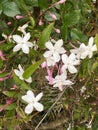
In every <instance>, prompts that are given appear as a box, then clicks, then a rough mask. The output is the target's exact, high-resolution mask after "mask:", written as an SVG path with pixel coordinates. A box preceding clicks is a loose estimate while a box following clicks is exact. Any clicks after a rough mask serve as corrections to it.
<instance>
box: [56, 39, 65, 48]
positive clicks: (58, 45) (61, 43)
mask: <svg viewBox="0 0 98 130" xmlns="http://www.w3.org/2000/svg"><path fill="white" fill-rule="evenodd" d="M62 45H63V40H62V39H60V40H58V41H57V42H56V44H55V47H56V48H61V46H62Z"/></svg>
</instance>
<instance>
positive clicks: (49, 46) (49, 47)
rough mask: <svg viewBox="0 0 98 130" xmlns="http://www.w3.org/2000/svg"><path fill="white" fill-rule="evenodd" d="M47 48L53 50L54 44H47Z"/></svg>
mask: <svg viewBox="0 0 98 130" xmlns="http://www.w3.org/2000/svg"><path fill="white" fill-rule="evenodd" d="M45 45H46V47H47V48H48V49H49V50H53V48H54V47H53V45H52V43H51V42H46V44H45Z"/></svg>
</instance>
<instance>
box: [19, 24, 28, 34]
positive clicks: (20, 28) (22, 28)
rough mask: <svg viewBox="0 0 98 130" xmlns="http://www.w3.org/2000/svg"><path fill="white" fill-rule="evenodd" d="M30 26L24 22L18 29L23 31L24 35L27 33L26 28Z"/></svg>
mask: <svg viewBox="0 0 98 130" xmlns="http://www.w3.org/2000/svg"><path fill="white" fill-rule="evenodd" d="M27 27H28V24H27V23H26V24H24V25H23V26H22V27H20V26H19V27H18V31H20V32H22V33H23V34H24V35H26V31H25V30H26V28H27Z"/></svg>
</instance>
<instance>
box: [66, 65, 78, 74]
mask: <svg viewBox="0 0 98 130" xmlns="http://www.w3.org/2000/svg"><path fill="white" fill-rule="evenodd" d="M68 70H69V72H70V73H72V74H74V73H77V69H76V68H75V67H74V66H73V65H70V66H68Z"/></svg>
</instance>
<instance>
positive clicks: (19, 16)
mask: <svg viewBox="0 0 98 130" xmlns="http://www.w3.org/2000/svg"><path fill="white" fill-rule="evenodd" d="M24 17H25V16H21V15H16V16H15V18H16V19H23V18H24Z"/></svg>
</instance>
